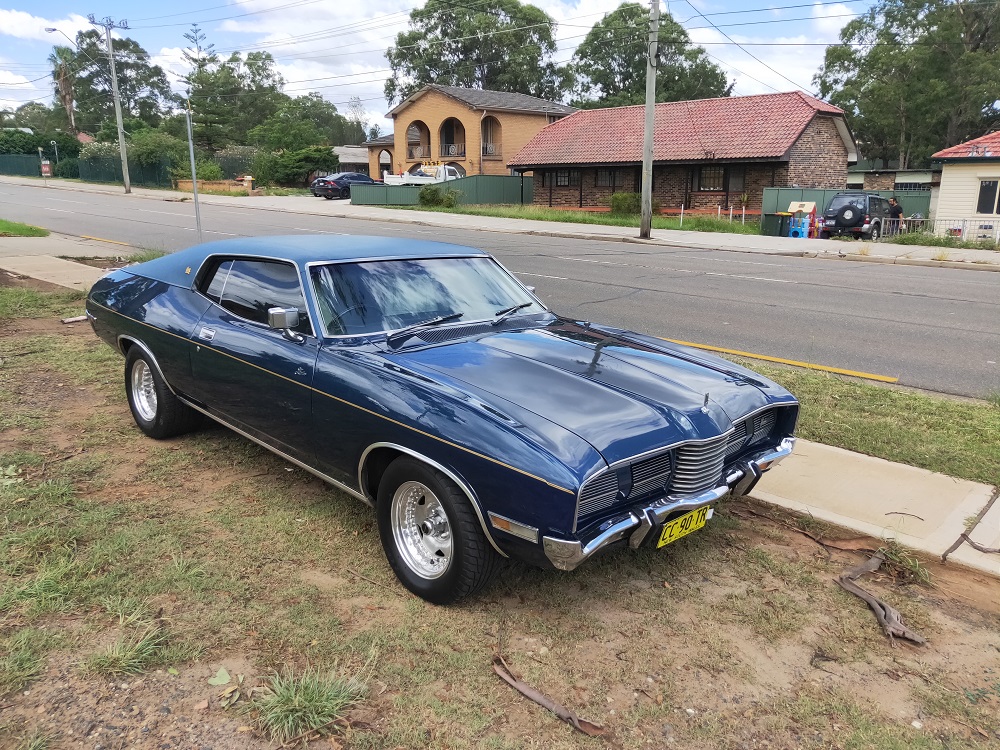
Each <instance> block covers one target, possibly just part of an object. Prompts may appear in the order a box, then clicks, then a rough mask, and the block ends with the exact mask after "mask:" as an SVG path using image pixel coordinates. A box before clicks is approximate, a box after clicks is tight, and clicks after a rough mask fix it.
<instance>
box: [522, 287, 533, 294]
mask: <svg viewBox="0 0 1000 750" xmlns="http://www.w3.org/2000/svg"><path fill="white" fill-rule="evenodd" d="M524 288H525V289H527V290H528V291H529V292H531V293H532V294H534V293H535V287H533V286H526V287H524Z"/></svg>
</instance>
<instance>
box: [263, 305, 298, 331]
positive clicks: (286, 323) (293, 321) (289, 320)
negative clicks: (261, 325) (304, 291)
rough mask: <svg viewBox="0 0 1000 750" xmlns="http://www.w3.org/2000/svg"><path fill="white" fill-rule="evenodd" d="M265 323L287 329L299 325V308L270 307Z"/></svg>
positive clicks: (279, 328) (272, 326)
mask: <svg viewBox="0 0 1000 750" xmlns="http://www.w3.org/2000/svg"><path fill="white" fill-rule="evenodd" d="M267 324H268V325H269V326H270V327H271V328H276V329H278V330H279V331H280V330H288V329H289V328H296V327H297V326H298V325H299V308H297V307H271V308H268V311H267Z"/></svg>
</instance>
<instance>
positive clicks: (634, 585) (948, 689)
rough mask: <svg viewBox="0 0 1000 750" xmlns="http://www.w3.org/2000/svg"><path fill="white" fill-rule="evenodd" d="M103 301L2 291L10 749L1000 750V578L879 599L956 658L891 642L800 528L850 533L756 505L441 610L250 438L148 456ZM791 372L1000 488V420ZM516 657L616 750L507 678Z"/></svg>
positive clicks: (328, 494)
mask: <svg viewBox="0 0 1000 750" xmlns="http://www.w3.org/2000/svg"><path fill="white" fill-rule="evenodd" d="M81 307H82V297H81V296H80V295H79V294H76V293H69V294H64V295H49V294H44V293H38V292H34V293H32V294H31V295H27V294H26V293H25V290H21V289H4V288H0V519H2V524H0V705H3V708H4V713H3V715H2V718H0V737H3V736H4V733H6V736H7V737H10V738H11V741H10V743H9V744H10V746H12V747H29V746H31V747H53V748H55V747H62V746H69V745H71V744H72V745H74V746H75V744H77V743H79V742H83V743H84V744H85V745H86V746H88V747H90V746H95V745H98V744H99V745H102V746H104V747H133V746H141V747H150V748H154V747H162V746H171V747H177V746H180V747H203V746H208V747H213V748H216V750H237V749H239V750H263V749H264V748H266V747H272V748H273V747H275V743H274V742H273V741H272V740H277V741H278V742H279V743H280V742H282V741H284V740H286V739H288V738H290V737H293V736H294V734H295V733H296V732H297V729H298V728H299V727H301V726H302V724H301V723H296V722H297V721H298V719H299V718H302V717H305V718H306V719H307V720H308V721H309V722H310V723H311V724H312V725H317V724H319V723H326V724H327V730H328V731H336V732H337V734H338V737H337V738H336V739H335V740H334V741H333V742H331V743H327V742H325V741H324V742H316V743H310V745H311V746H312V747H315V748H320V747H324V748H329V747H331V746H333V747H342V748H345V750H362V749H364V750H376V749H382V748H404V749H407V750H409V749H411V748H412V749H413V750H416V749H417V748H420V749H423V748H446V747H447V748H453V749H454V750H461V749H463V748H469V749H471V748H485V749H486V750H515V749H520V748H525V749H527V748H542V747H545V748H554V749H556V750H567V749H570V748H573V749H575V748H595V747H605V746H608V747H627V748H639V747H657V748H658V747H667V746H670V745H673V744H676V746H678V747H693V748H706V749H708V748H712V749H714V748H721V749H722V750H737V749H739V748H743V747H772V748H781V749H784V748H789V749H790V748H800V747H801V748H808V749H810V750H827V748H831V747H839V748H887V749H890V750H891V749H894V748H898V749H899V750H903V749H904V748H906V749H909V748H917V749H921V748H926V749H932V750H944V749H945V748H962V749H966V748H967V749H968V750H972V749H974V748H985V747H988V746H990V743H991V742H992V743H994V744H995V743H996V742H997V741H998V740H1000V722H998V718H997V716H998V707H1000V635H998V633H1000V603H998V602H997V600H996V581H985V580H984V579H983V577H982V576H977V575H973V574H967V573H964V572H963V571H962V570H961V569H958V568H955V567H953V566H941V565H938V564H935V563H933V562H932V561H924V563H922V564H923V565H924V566H926V569H927V571H928V572H929V573H930V574H931V580H932V584H931V585H930V586H927V585H923V584H920V583H917V582H915V581H914V580H913V578H912V577H911V576H908V575H905V571H900V570H895V572H894V571H893V570H890V571H888V572H887V573H886V574H885V575H883V576H882V577H880V578H879V579H878V580H875V581H871V582H869V583H868V585H869V586H870V588H871V589H872V590H873V591H874V592H875V593H876V595H877V596H880V597H882V598H884V599H886V600H887V601H889V602H891V603H892V604H893V606H895V607H896V608H897V609H899V610H900V611H901V612H902V614H903V617H904V619H905V620H906V622H907V623H908V624H909V625H910V626H911V627H914V628H915V629H917V630H919V631H921V632H922V633H923V634H924V635H926V636H928V637H929V639H930V645H929V646H927V647H924V648H923V649H916V648H910V647H908V646H905V645H900V646H898V647H893V646H892V645H891V644H889V643H888V642H887V641H886V640H885V639H884V637H883V636H882V634H881V632H880V630H879V629H878V627H877V625H876V624H875V621H874V619H873V618H872V617H871V615H870V613H869V612H868V611H867V610H866V609H865V607H864V604H863V603H861V602H860V601H859V600H858V599H856V598H854V597H851V596H849V595H847V594H845V593H843V592H842V591H840V590H839V589H837V588H836V587H835V586H834V585H833V584H832V582H831V578H832V577H833V576H834V575H836V574H838V573H839V572H841V571H842V570H844V569H845V568H846V567H848V566H850V565H854V564H856V562H857V561H858V560H860V559H861V557H860V556H859V555H858V554H854V553H845V552H838V551H836V550H830V549H824V548H823V547H821V546H819V545H817V544H816V543H815V542H813V541H812V540H811V539H809V538H807V537H805V536H803V535H802V534H801V533H798V532H797V531H796V530H795V529H800V528H808V529H809V531H810V532H811V533H812V534H813V535H819V536H821V537H825V538H837V537H839V536H842V535H845V534H844V532H841V531H838V530H836V529H833V528H829V527H824V526H823V525H822V524H819V523H817V522H815V521H813V520H812V519H804V518H796V517H795V516H791V515H788V514H783V513H780V512H778V511H776V510H774V509H770V508H767V507H766V506H763V505H761V504H759V503H756V502H754V501H747V502H730V503H724V504H722V505H720V506H719V509H718V510H719V512H718V513H717V514H716V517H715V518H714V519H713V521H712V522H710V524H709V525H708V526H707V527H706V528H705V529H704V530H702V531H699V532H698V533H697V534H693V535H691V536H689V537H686V538H684V539H682V540H680V541H678V542H677V543H675V544H674V545H671V546H670V547H669V548H668V549H667V550H662V551H651V550H640V551H638V552H631V551H625V552H622V553H618V554H610V555H607V556H605V557H603V558H601V559H598V560H594V561H592V562H591V563H589V564H588V565H586V566H584V567H582V568H581V569H580V570H578V571H575V572H573V573H570V574H566V573H558V572H554V571H542V570H535V569H531V568H527V567H525V566H520V565H513V566H511V567H510V568H508V569H507V570H506V571H504V573H503V574H502V576H501V577H500V580H498V581H497V583H496V584H495V585H494V586H493V587H492V588H490V589H489V590H488V591H486V592H484V593H483V594H482V595H480V596H477V597H475V598H473V599H471V600H469V601H467V602H464V603H462V604H461V605H459V606H454V607H447V608H444V607H434V606H431V605H428V604H426V603H425V602H423V601H421V600H419V599H416V598H414V597H412V596H410V595H409V594H408V593H407V592H406V591H405V590H404V589H403V588H402V587H401V586H400V585H399V584H398V583H396V581H395V579H394V578H393V576H392V573H391V571H390V570H389V568H388V565H387V564H386V562H385V560H384V557H383V556H382V553H381V550H380V548H379V545H378V533H377V529H376V526H375V519H374V514H373V513H372V512H371V511H370V510H369V509H368V508H367V507H365V506H364V505H362V504H360V503H359V502H358V501H356V500H354V499H352V498H350V497H347V496H345V495H344V494H342V493H340V492H338V491H336V490H333V489H331V488H329V487H328V486H326V485H324V484H323V483H322V482H320V481H319V480H317V479H315V478H314V477H312V476H311V475H309V474H307V473H306V472H304V471H301V470H299V469H298V468H296V467H293V466H291V465H290V464H288V463H286V462H284V461H282V460H280V459H278V458H277V457H275V456H273V455H271V454H270V453H267V452H266V451H264V450H262V449H260V448H259V447H257V446H256V445H255V444H252V443H250V442H248V441H247V440H245V439H243V438H241V437H239V436H238V435H236V434H235V433H233V432H231V431H228V430H225V429H221V428H218V427H210V426H206V427H205V428H203V429H202V430H200V431H198V432H195V433H192V434H190V435H187V436H184V437H182V438H177V439H173V440H166V441H155V440H149V439H146V438H145V437H143V436H142V435H141V433H139V432H138V430H137V428H136V427H135V425H134V423H133V421H132V419H131V416H130V415H129V412H128V408H127V406H126V403H125V393H124V387H123V383H122V358H121V357H120V356H119V355H118V354H117V353H115V352H114V351H112V350H111V349H110V348H109V347H107V346H105V345H103V344H99V343H98V342H97V341H96V340H95V338H94V336H93V334H92V333H91V331H90V329H89V327H88V326H86V325H85V324H77V325H69V326H66V325H62V324H60V323H59V318H60V317H68V316H71V315H78V314H79V313H80V311H81ZM751 366H754V367H755V368H756V369H764V368H761V367H760V366H759V365H756V364H752V365H751ZM767 374H769V375H772V376H773V377H775V378H776V379H778V380H780V381H782V382H783V383H785V384H786V385H788V386H789V387H790V388H791V389H792V390H793V391H794V392H795V393H797V394H798V395H799V396H800V398H801V400H802V404H803V411H802V419H801V425H800V434H802V435H803V436H804V437H808V438H811V439H820V440H824V441H827V442H831V443H833V444H836V445H842V446H843V447H845V448H851V449H855V450H864V451H865V452H869V453H872V454H874V455H880V456H884V457H886V458H892V459H896V460H905V461H908V462H911V463H915V464H917V465H924V466H927V467H928V468H935V469H937V470H941V471H946V472H949V473H952V474H954V475H955V476H964V477H968V478H971V479H985V480H988V481H996V480H997V471H998V469H997V467H998V466H1000V460H998V458H997V455H996V450H997V446H998V445H1000V439H998V432H997V431H998V429H1000V408H998V406H996V405H994V404H989V403H978V402H967V401H958V400H953V399H943V398H936V397H932V396H926V395H923V394H913V393H909V392H905V391H901V390H895V389H888V388H881V387H878V386H873V385H869V384H866V383H862V382H858V381H848V380H844V379H840V378H836V377H832V376H831V377H828V376H826V375H817V374H815V373H811V372H803V371H799V370H792V369H782V368H768V369H767ZM977 443H978V444H977ZM765 481H766V480H765ZM761 514H763V515H764V516H766V517H761ZM772 519H773V520H772ZM846 535H848V536H853V535H851V534H846ZM874 544H876V545H877V542H874ZM498 651H499V652H501V653H502V654H503V655H504V658H505V659H506V661H507V663H508V664H510V665H511V667H512V669H514V670H515V672H517V674H518V675H519V676H520V677H521V678H522V679H523V680H524V681H525V682H527V683H529V684H531V685H533V686H535V687H536V688H538V689H539V690H541V691H542V692H543V693H545V694H546V695H548V696H550V697H552V698H553V699H554V700H556V701H558V702H560V703H562V704H563V705H565V706H567V707H569V708H571V709H572V710H574V711H575V712H577V713H578V714H579V715H580V716H581V717H585V718H587V719H589V720H591V721H594V722H597V723H600V724H602V725H603V726H605V727H607V728H608V729H609V730H610V731H611V732H612V733H613V737H612V738H611V740H610V741H608V742H606V741H603V740H595V739H590V738H587V737H584V736H583V735H582V734H579V733H576V732H574V730H573V729H572V728H571V727H569V726H568V725H567V724H566V723H564V722H561V721H559V720H558V719H556V718H555V717H554V716H553V715H551V714H550V713H547V712H545V711H543V710H542V709H540V708H539V707H537V706H536V705H534V704H533V703H529V702H527V701H526V700H525V699H524V698H523V697H521V695H520V694H519V693H517V692H515V691H514V690H512V689H511V688H509V687H508V686H507V685H506V684H504V683H502V682H500V681H499V680H498V679H497V678H496V676H495V675H494V674H493V672H492V668H491V662H492V658H493V655H494V653H495V652H498ZM296 717H298V718H296ZM338 717H342V718H340V719H338ZM36 740H37V741H38V742H37V743H36V744H31V743H34V742H35V741H36ZM43 740H44V742H43ZM5 743H6V740H5V739H0V746H3V747H6V746H7V744H5Z"/></svg>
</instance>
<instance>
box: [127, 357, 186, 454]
mask: <svg viewBox="0 0 1000 750" xmlns="http://www.w3.org/2000/svg"><path fill="white" fill-rule="evenodd" d="M125 393H126V394H127V396H128V406H129V409H131V411H132V417H133V418H134V419H135V423H136V424H137V425H138V426H139V429H140V430H142V431H143V432H144V433H146V434H147V435H148V436H149V437H151V438H155V439H157V440H162V439H164V438H169V437H174V436H176V435H182V434H184V433H185V432H190V431H191V430H194V429H195V428H197V427H198V425H200V424H201V414H200V413H199V412H197V411H195V410H194V409H192V408H191V407H190V406H188V405H187V404H185V403H184V402H183V401H181V400H180V399H179V398H177V396H175V395H174V394H173V393H172V392H171V391H170V389H169V388H168V387H167V384H166V383H164V382H163V378H161V377H160V374H159V372H158V371H157V369H156V367H154V366H153V364H152V363H151V362H150V361H149V359H148V357H147V356H146V354H145V353H144V352H143V351H142V350H141V349H140V348H139V347H137V346H133V347H132V348H131V349H129V350H128V354H127V355H126V356H125Z"/></svg>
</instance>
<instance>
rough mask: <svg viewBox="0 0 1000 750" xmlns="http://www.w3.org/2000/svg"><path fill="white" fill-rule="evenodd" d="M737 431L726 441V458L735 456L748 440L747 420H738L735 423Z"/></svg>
mask: <svg viewBox="0 0 1000 750" xmlns="http://www.w3.org/2000/svg"><path fill="white" fill-rule="evenodd" d="M733 427H734V428H735V431H734V432H733V434H732V435H730V436H729V440H727V441H726V459H727V460H728V459H729V458H730V457H732V456H735V455H736V454H737V453H739V452H740V451H741V450H743V446H744V445H746V442H747V423H746V420H743V421H742V422H737V423H736V424H735V425H733Z"/></svg>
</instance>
